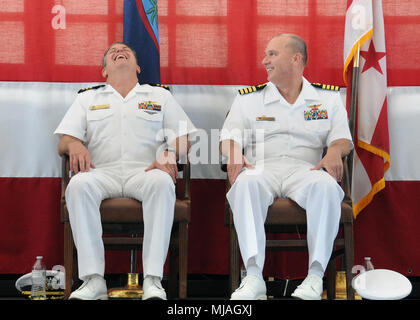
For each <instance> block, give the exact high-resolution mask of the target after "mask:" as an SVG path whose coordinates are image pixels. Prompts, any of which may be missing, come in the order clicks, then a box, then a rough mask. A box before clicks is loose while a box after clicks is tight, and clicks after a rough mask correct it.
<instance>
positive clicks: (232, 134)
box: [220, 34, 353, 300]
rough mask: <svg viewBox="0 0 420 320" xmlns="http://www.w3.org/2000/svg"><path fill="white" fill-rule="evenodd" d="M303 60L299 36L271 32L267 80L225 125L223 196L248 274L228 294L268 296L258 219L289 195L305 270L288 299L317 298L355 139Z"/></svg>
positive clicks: (246, 93) (334, 96) (249, 92)
mask: <svg viewBox="0 0 420 320" xmlns="http://www.w3.org/2000/svg"><path fill="white" fill-rule="evenodd" d="M307 60H308V57H307V50H306V44H305V42H304V41H303V40H302V39H301V38H300V37H299V36H297V35H293V34H280V35H277V36H275V37H273V38H272V39H271V40H270V41H269V42H268V44H267V47H266V49H265V51H264V58H263V60H262V64H263V66H264V68H265V69H266V72H267V80H268V82H267V83H266V84H262V85H258V86H254V87H250V88H246V89H242V90H239V94H238V95H237V97H236V98H235V100H234V102H233V104H232V107H231V109H230V112H229V114H228V116H227V118H226V120H225V123H224V125H223V130H222V133H221V137H220V141H221V145H220V146H221V152H222V154H223V155H224V156H225V157H226V158H227V172H228V178H229V181H230V183H231V186H232V187H231V188H230V190H229V192H228V193H227V195H226V196H227V199H228V201H229V204H230V207H231V209H232V212H233V220H234V225H235V229H236V232H237V234H238V241H239V248H240V251H241V255H242V260H243V263H244V266H245V267H246V271H247V276H246V277H245V278H244V279H243V280H242V282H241V284H240V286H239V288H238V289H237V290H236V291H235V292H234V293H233V294H232V296H231V299H235V300H236V299H239V300H244V299H266V298H267V295H266V285H265V282H264V279H263V276H262V271H263V267H264V260H265V243H266V237H265V230H264V222H265V219H266V217H267V209H268V207H269V206H270V205H271V204H272V203H273V200H274V198H276V197H288V198H290V199H292V200H294V201H295V202H296V203H297V204H298V205H299V206H301V207H302V208H304V209H306V215H307V240H308V250H309V261H308V274H307V277H306V278H305V280H304V281H303V282H302V284H301V285H300V286H299V287H298V288H297V289H296V290H295V291H294V292H293V294H292V296H293V297H296V298H299V299H314V300H317V299H321V294H322V289H323V281H322V278H323V275H324V272H325V269H326V266H327V263H328V261H329V258H330V256H331V252H332V246H333V242H334V240H335V237H336V235H337V232H338V226H339V220H340V216H341V201H342V199H343V197H344V192H343V190H342V189H341V187H340V185H339V184H338V183H337V182H338V181H340V180H341V178H342V176H343V165H342V157H344V156H345V155H347V154H348V153H349V152H350V150H351V148H352V147H353V144H352V141H351V134H350V130H349V127H348V122H347V113H346V110H345V108H344V106H343V103H342V101H341V98H340V94H339V92H337V91H331V90H324V89H322V88H318V87H316V86H314V85H311V83H309V82H308V81H307V80H306V79H305V78H304V77H303V71H304V69H305V66H306V63H307ZM328 88H330V86H328ZM261 132H262V133H261ZM325 147H327V152H326V154H325V156H324V157H322V154H323V150H324V148H325Z"/></svg>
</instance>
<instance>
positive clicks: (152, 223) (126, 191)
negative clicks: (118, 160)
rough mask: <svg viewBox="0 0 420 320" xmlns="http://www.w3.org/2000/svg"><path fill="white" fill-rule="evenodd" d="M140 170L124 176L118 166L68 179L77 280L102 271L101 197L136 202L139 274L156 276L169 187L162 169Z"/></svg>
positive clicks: (171, 203) (165, 237) (164, 245)
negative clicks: (138, 209) (140, 231)
mask: <svg viewBox="0 0 420 320" xmlns="http://www.w3.org/2000/svg"><path fill="white" fill-rule="evenodd" d="M144 169H145V168H141V169H135V170H130V171H129V173H128V174H124V172H123V170H122V169H121V166H120V167H119V168H117V167H112V168H106V169H104V168H100V169H99V168H98V169H90V171H89V172H80V173H78V174H77V175H75V176H74V177H72V178H71V180H70V183H69V185H68V187H67V190H66V195H65V196H66V203H67V208H68V211H69V218H70V225H71V229H72V233H73V238H74V242H75V245H76V248H77V257H78V267H79V278H80V279H82V280H84V279H85V278H86V277H87V276H89V275H92V274H99V275H102V276H103V275H104V271H105V252H104V245H103V241H102V225H101V217H100V212H99V206H100V204H101V201H102V200H103V199H106V198H113V197H128V198H134V199H137V200H139V201H142V206H143V217H144V235H143V251H142V260H143V274H144V277H145V276H146V275H153V276H158V277H160V278H162V276H163V266H164V263H165V260H166V256H167V252H168V247H169V241H170V234H171V229H172V224H173V218H174V207H175V199H176V197H175V186H174V183H173V181H172V179H171V177H170V176H169V174H167V173H166V172H163V171H161V170H158V169H154V170H151V171H148V172H145V171H144Z"/></svg>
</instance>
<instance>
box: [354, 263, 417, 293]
mask: <svg viewBox="0 0 420 320" xmlns="http://www.w3.org/2000/svg"><path fill="white" fill-rule="evenodd" d="M352 286H353V288H354V290H356V292H357V293H358V294H359V295H360V296H361V297H362V298H364V299H369V300H399V299H403V298H405V297H407V296H408V295H409V294H410V293H411V289H412V285H411V283H410V281H409V280H408V279H407V278H406V277H405V276H403V275H402V274H400V273H398V272H395V271H392V270H387V269H374V270H369V271H366V272H363V273H361V274H359V275H357V276H356V277H355V278H354V279H353V281H352Z"/></svg>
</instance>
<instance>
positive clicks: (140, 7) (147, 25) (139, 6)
mask: <svg viewBox="0 0 420 320" xmlns="http://www.w3.org/2000/svg"><path fill="white" fill-rule="evenodd" d="M136 5H137V10H138V11H139V14H140V18H141V20H142V21H143V24H144V27H145V28H146V30H147V32H148V33H149V35H150V37H151V38H152V39H153V42H154V43H155V46H156V49H157V51H158V52H159V53H160V49H159V44H158V42H157V39H156V36H155V33H154V32H153V29H152V27H151V26H150V23H149V19H147V16H146V12H144V7H143V2H142V1H141V0H136Z"/></svg>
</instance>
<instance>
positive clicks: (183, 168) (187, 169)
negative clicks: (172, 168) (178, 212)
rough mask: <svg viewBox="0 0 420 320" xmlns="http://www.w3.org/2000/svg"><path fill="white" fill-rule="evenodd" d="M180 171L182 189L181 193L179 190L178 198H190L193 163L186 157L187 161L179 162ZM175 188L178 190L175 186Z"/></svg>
mask: <svg viewBox="0 0 420 320" xmlns="http://www.w3.org/2000/svg"><path fill="white" fill-rule="evenodd" d="M177 167H178V172H182V190H181V194H178V192H177V198H178V199H181V200H190V177H191V165H190V161H189V159H188V156H187V157H186V163H177ZM175 190H177V188H176V186H175Z"/></svg>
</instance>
